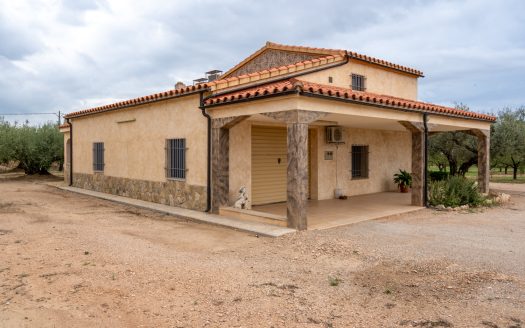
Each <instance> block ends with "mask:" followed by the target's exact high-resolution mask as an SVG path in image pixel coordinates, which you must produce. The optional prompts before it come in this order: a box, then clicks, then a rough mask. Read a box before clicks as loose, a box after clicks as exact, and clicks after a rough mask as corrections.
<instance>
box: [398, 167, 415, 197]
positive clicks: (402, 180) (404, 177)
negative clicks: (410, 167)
mask: <svg viewBox="0 0 525 328" xmlns="http://www.w3.org/2000/svg"><path fill="white" fill-rule="evenodd" d="M394 183H395V184H397V186H398V187H399V190H400V191H401V192H407V191H408V188H409V187H412V175H411V174H410V173H408V172H407V171H405V170H399V173H396V174H394Z"/></svg>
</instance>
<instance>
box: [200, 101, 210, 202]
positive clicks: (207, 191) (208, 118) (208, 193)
mask: <svg viewBox="0 0 525 328" xmlns="http://www.w3.org/2000/svg"><path fill="white" fill-rule="evenodd" d="M199 108H200V110H201V111H202V115H203V116H204V117H206V120H207V121H208V130H207V137H208V160H207V167H208V168H207V170H208V172H207V177H206V210H205V212H209V211H210V210H211V117H210V115H209V114H208V113H206V108H205V107H204V91H202V92H199Z"/></svg>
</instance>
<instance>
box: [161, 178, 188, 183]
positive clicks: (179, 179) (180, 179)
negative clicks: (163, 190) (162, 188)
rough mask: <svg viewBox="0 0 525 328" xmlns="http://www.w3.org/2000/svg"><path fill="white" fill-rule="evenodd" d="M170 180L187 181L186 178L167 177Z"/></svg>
mask: <svg viewBox="0 0 525 328" xmlns="http://www.w3.org/2000/svg"><path fill="white" fill-rule="evenodd" d="M166 180H168V181H180V182H186V178H184V179H182V178H166Z"/></svg>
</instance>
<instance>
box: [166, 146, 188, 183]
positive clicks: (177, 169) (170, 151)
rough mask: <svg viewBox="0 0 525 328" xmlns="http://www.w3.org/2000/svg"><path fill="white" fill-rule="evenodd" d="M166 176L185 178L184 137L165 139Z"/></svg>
mask: <svg viewBox="0 0 525 328" xmlns="http://www.w3.org/2000/svg"><path fill="white" fill-rule="evenodd" d="M166 177H167V178H172V179H185V178H186V139H167V140H166Z"/></svg>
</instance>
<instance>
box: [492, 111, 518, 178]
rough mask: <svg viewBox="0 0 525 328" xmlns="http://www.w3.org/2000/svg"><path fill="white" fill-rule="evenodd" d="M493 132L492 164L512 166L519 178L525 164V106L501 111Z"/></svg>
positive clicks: (514, 176) (515, 176)
mask: <svg viewBox="0 0 525 328" xmlns="http://www.w3.org/2000/svg"><path fill="white" fill-rule="evenodd" d="M491 132H492V133H491V145H490V155H491V162H492V166H495V167H498V166H499V167H511V168H512V170H513V178H514V179H517V174H518V171H519V169H520V168H522V167H523V166H524V165H525V107H521V108H518V109H516V110H511V109H509V108H506V109H504V110H502V111H501V112H499V114H498V121H497V122H496V123H495V124H494V125H493V126H492V131H491Z"/></svg>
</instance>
